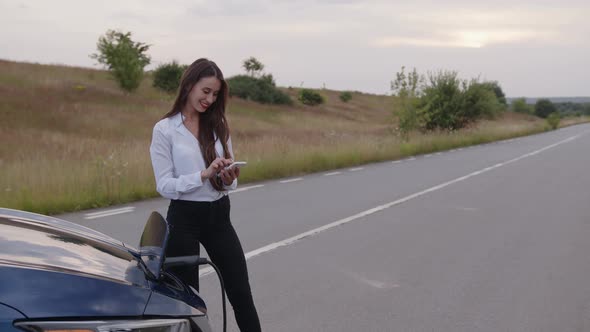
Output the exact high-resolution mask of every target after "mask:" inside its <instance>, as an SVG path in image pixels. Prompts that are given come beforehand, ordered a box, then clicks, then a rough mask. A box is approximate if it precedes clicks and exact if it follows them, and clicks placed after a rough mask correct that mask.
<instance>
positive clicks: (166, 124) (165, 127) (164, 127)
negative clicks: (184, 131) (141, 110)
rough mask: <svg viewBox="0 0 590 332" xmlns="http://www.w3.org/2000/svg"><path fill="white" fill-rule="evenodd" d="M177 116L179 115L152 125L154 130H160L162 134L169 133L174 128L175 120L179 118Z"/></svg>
mask: <svg viewBox="0 0 590 332" xmlns="http://www.w3.org/2000/svg"><path fill="white" fill-rule="evenodd" d="M179 114H180V113H178V114H175V115H172V116H169V117H166V118H163V119H161V120H160V121H158V122H156V124H155V125H154V130H160V131H164V132H167V131H169V130H170V129H171V128H173V127H174V124H175V122H176V120H177V119H176V118H177V117H178V116H179Z"/></svg>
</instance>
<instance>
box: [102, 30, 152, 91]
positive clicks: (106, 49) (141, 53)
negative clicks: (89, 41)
mask: <svg viewBox="0 0 590 332" xmlns="http://www.w3.org/2000/svg"><path fill="white" fill-rule="evenodd" d="M96 47H97V49H98V53H95V54H92V55H90V57H91V58H93V59H96V60H97V61H98V62H99V63H102V64H103V65H105V66H107V68H108V69H109V70H110V71H111V73H112V75H113V76H114V77H115V79H116V80H117V82H118V83H119V86H120V87H121V88H122V89H123V90H125V91H127V92H132V91H135V90H136V89H137V88H138V87H139V84H140V83H141V79H142V78H143V68H144V67H145V66H147V65H148V64H149V63H150V57H149V56H148V55H147V54H145V53H146V52H147V50H148V49H149V47H150V46H149V45H146V44H143V43H140V42H134V41H133V40H131V32H127V33H123V32H119V31H114V30H108V31H107V33H106V34H105V35H104V36H101V37H100V38H99V39H98V43H97V44H96Z"/></svg>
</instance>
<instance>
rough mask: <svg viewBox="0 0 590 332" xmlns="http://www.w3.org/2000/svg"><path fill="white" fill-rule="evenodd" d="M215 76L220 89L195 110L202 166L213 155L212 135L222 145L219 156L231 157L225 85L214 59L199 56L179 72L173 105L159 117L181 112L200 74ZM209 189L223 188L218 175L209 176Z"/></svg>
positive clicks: (209, 163)
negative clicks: (210, 101)
mask: <svg viewBox="0 0 590 332" xmlns="http://www.w3.org/2000/svg"><path fill="white" fill-rule="evenodd" d="M211 76H213V77H216V78H217V79H219V81H220V82H221V89H220V90H219V93H218V94H217V99H216V100H215V102H214V103H213V104H211V106H209V107H208V108H207V110H206V111H205V112H204V113H199V137H198V138H199V145H200V147H201V151H202V154H203V159H204V160H205V165H206V166H207V167H209V165H211V163H212V162H213V160H215V158H217V153H216V151H215V135H217V139H219V140H220V141H221V145H222V146H223V157H224V158H231V155H230V154H229V149H228V148H227V142H228V140H229V125H228V123H227V119H226V118H225V106H226V103H227V98H228V86H227V83H226V82H225V80H224V78H223V73H222V72H221V70H220V69H219V67H217V65H216V64H215V62H213V61H210V60H208V59H205V58H201V59H198V60H196V61H195V62H193V63H192V64H191V65H190V66H189V67H188V68H187V69H186V70H185V71H184V73H183V74H182V78H181V79H180V86H179V88H178V94H177V96H176V100H175V101H174V105H173V106H172V109H171V110H170V112H168V113H166V115H164V117H163V118H169V117H171V116H173V115H176V114H178V113H180V112H181V111H182V109H183V108H184V106H185V105H186V103H187V101H188V95H189V94H190V92H191V90H192V88H193V86H194V85H195V84H196V83H197V82H198V81H199V80H200V79H202V78H204V77H211ZM209 181H210V182H211V184H212V185H213V188H215V189H216V190H219V191H222V190H223V183H222V181H221V178H218V177H216V176H213V177H211V178H210V179H209Z"/></svg>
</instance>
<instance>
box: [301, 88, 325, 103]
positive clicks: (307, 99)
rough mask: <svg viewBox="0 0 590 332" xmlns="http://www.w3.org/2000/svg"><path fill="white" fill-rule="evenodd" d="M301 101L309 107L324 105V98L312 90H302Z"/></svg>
mask: <svg viewBox="0 0 590 332" xmlns="http://www.w3.org/2000/svg"><path fill="white" fill-rule="evenodd" d="M298 99H299V101H300V102H302V103H303V104H305V105H308V106H315V105H319V104H323V103H324V97H322V95H320V94H319V93H317V92H315V91H313V90H310V89H301V91H299V97H298Z"/></svg>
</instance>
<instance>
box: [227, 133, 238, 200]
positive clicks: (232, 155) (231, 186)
mask: <svg viewBox="0 0 590 332" xmlns="http://www.w3.org/2000/svg"><path fill="white" fill-rule="evenodd" d="M227 148H228V150H229V155H230V156H231V158H232V159H234V150H233V147H232V144H231V137H230V138H229V139H228V140H227ZM234 161H235V160H234ZM237 187H238V178H235V179H234V181H233V182H232V183H231V184H230V185H229V186H226V185H225V184H224V185H223V189H224V190H235V189H236V188H237Z"/></svg>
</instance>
